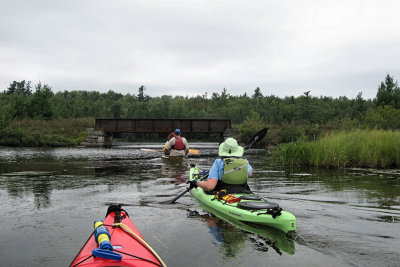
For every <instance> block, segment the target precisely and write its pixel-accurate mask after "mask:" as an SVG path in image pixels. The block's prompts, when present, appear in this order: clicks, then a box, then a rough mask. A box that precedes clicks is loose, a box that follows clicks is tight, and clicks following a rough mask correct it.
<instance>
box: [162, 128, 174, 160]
mask: <svg viewBox="0 0 400 267" xmlns="http://www.w3.org/2000/svg"><path fill="white" fill-rule="evenodd" d="M173 137H175V132H170V133H169V135H168V137H167V139H168V141H167V142H165V144H164V146H163V151H162V153H163V154H164V155H169V152H168V151H167V149H166V147H167V144H168V142H169V140H171V138H173Z"/></svg>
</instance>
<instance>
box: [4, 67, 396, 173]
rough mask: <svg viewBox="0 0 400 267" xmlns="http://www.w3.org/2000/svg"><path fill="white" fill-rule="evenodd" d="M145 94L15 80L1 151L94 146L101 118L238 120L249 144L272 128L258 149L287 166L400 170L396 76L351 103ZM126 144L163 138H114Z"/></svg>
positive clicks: (257, 93) (7, 94) (7, 93)
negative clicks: (90, 139)
mask: <svg viewBox="0 0 400 267" xmlns="http://www.w3.org/2000/svg"><path fill="white" fill-rule="evenodd" d="M33 88H34V89H35V91H34V92H33V90H32V89H33ZM145 90H146V88H145V87H144V86H143V85H142V86H140V87H139V89H138V92H137V94H130V93H128V94H126V95H123V94H120V93H117V92H114V91H112V90H109V91H108V92H106V93H100V92H97V91H63V92H61V91H60V92H56V93H53V91H52V89H51V87H50V86H49V85H47V84H41V83H40V82H39V83H38V84H36V85H35V86H33V85H32V84H31V82H30V81H28V82H26V81H25V80H23V81H20V82H17V81H13V82H12V83H11V84H10V86H9V87H8V88H7V89H6V90H4V91H3V92H0V146H31V147H40V146H77V145H79V144H80V143H81V142H83V141H85V140H86V137H87V135H88V133H87V128H94V124H95V119H94V118H105V119H107V118H115V119H124V118H133V119H135V118H151V119H158V118H166V119H174V118H175V119H176V118H182V119H185V118H196V119H230V120H231V122H232V126H233V128H235V130H234V133H235V135H236V133H237V139H238V141H239V142H241V143H248V141H249V139H250V138H251V136H252V135H253V134H254V133H256V132H257V131H259V130H261V129H263V128H265V127H268V128H269V130H268V134H267V136H266V137H265V138H264V139H263V140H261V141H260V142H258V143H257V145H256V146H257V147H259V148H274V149H273V150H274V153H273V155H274V158H275V159H276V160H277V161H278V163H279V164H283V165H287V166H317V167H327V168H331V167H334V168H338V167H339V168H341V167H377V168H391V167H396V168H397V167H400V163H399V161H400V160H399V157H400V156H399V152H400V151H399V147H400V146H399V145H400V144H399V143H398V140H400V138H399V137H400V134H399V133H400V88H399V86H398V84H397V81H395V80H394V78H393V77H392V76H390V75H389V74H387V76H386V77H385V80H384V81H382V82H381V84H380V85H379V86H378V90H377V94H376V98H374V99H364V98H363V96H362V93H361V92H360V93H358V94H357V96H356V97H355V98H354V99H349V98H347V97H345V96H343V97H339V98H332V97H324V96H320V97H315V96H311V95H310V91H306V92H304V94H303V95H300V96H296V97H295V96H293V95H292V96H286V97H284V98H280V97H277V96H274V95H270V96H264V95H263V94H262V92H261V89H260V88H259V87H257V88H256V89H255V90H254V93H253V94H252V95H251V96H250V95H247V93H244V94H243V95H238V96H235V95H231V94H229V93H228V91H227V89H225V88H223V90H222V92H221V93H215V92H214V93H212V94H211V95H208V94H207V93H205V94H203V95H200V94H199V95H197V96H191V97H189V96H186V97H185V96H172V95H163V96H156V97H151V96H149V95H146V94H145V93H144V92H145ZM236 129H237V131H236ZM188 136H189V137H191V138H193V140H202V139H199V138H210V137H209V136H206V137H202V136H195V135H192V136H190V135H188ZM118 138H122V140H127V141H132V140H153V139H154V138H158V139H162V138H163V137H162V136H159V135H157V134H153V135H152V134H142V135H140V134H134V135H130V134H121V135H116V136H114V140H118ZM211 138H213V137H211ZM205 140H207V139H205ZM157 141H158V140H157Z"/></svg>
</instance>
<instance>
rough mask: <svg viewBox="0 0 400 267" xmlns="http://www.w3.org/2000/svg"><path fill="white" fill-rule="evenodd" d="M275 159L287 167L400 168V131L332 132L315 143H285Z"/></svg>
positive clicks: (279, 147)
mask: <svg viewBox="0 0 400 267" xmlns="http://www.w3.org/2000/svg"><path fill="white" fill-rule="evenodd" d="M274 159H275V160H277V161H279V162H281V163H283V164H284V165H287V166H316V167H327V168H330V167H377V168H391V167H395V168H398V167H400V131H391V130H388V131H386V130H371V131H368V130H354V131H350V132H347V131H340V132H335V133H330V134H327V135H325V136H323V137H322V138H320V139H319V140H317V141H315V142H302V141H299V142H295V143H288V144H281V145H279V146H278V147H277V149H276V150H275V151H274Z"/></svg>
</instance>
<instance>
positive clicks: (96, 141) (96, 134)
mask: <svg viewBox="0 0 400 267" xmlns="http://www.w3.org/2000/svg"><path fill="white" fill-rule="evenodd" d="M86 131H87V136H86V140H85V141H84V142H81V143H80V145H81V146H86V147H111V146H112V138H113V135H112V133H110V132H104V131H101V130H99V131H96V130H94V129H93V128H87V129H86Z"/></svg>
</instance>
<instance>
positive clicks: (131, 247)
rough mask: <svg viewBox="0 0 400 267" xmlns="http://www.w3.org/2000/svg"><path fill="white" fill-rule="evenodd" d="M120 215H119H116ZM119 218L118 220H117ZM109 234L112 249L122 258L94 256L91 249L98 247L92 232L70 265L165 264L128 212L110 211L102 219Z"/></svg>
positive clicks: (152, 265)
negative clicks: (119, 259) (113, 258)
mask: <svg viewBox="0 0 400 267" xmlns="http://www.w3.org/2000/svg"><path fill="white" fill-rule="evenodd" d="M118 216H120V217H118ZM116 217H117V220H116ZM118 219H120V222H118V221H119V220H118ZM103 223H104V226H105V227H106V228H107V229H108V231H109V233H110V236H111V244H112V246H113V251H114V252H116V253H120V254H121V255H122V260H121V261H118V260H112V259H106V258H102V257H94V256H93V255H92V250H94V249H96V248H98V245H97V243H96V241H95V238H94V234H93V233H92V234H91V235H90V237H89V239H88V240H87V241H86V244H85V245H84V246H83V247H82V249H81V250H80V252H79V253H78V255H77V256H76V257H75V259H74V260H73V262H72V263H71V265H70V266H71V267H72V266H85V267H88V266H149V267H150V266H151V267H154V266H166V265H165V264H164V262H163V261H162V260H161V258H160V257H159V256H158V255H157V253H156V252H155V251H154V250H153V249H152V248H151V247H150V246H149V245H148V244H147V243H146V241H144V239H143V237H142V235H141V234H140V233H139V231H138V229H137V228H136V227H135V225H134V224H133V223H132V221H131V220H130V218H129V216H128V213H127V212H126V211H124V210H122V209H121V210H120V213H115V212H111V213H109V214H108V215H107V216H106V218H105V220H104V221H103Z"/></svg>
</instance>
